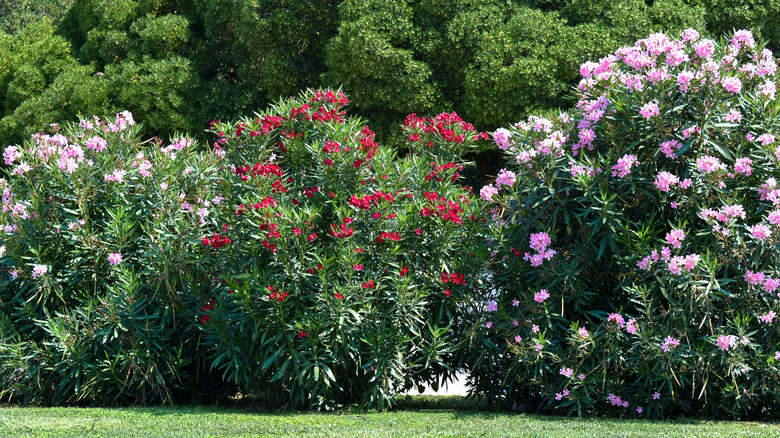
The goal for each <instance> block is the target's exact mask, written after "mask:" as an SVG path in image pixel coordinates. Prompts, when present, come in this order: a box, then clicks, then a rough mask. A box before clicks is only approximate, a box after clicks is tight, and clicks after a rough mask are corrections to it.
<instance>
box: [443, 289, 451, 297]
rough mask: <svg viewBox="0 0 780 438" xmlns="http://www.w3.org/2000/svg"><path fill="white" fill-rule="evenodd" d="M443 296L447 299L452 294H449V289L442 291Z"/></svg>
mask: <svg viewBox="0 0 780 438" xmlns="http://www.w3.org/2000/svg"><path fill="white" fill-rule="evenodd" d="M444 296H445V297H447V298H449V297H451V296H452V293H451V292H450V290H449V289H444Z"/></svg>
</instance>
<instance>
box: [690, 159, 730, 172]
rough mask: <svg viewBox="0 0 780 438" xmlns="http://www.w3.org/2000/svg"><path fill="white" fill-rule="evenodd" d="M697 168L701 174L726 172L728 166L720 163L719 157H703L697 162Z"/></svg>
mask: <svg viewBox="0 0 780 438" xmlns="http://www.w3.org/2000/svg"><path fill="white" fill-rule="evenodd" d="M696 168H697V169H699V172H704V173H712V172H718V171H721V170H726V165H724V164H723V163H721V162H720V160H718V158H717V157H712V156H709V155H702V156H701V157H699V158H698V159H697V160H696Z"/></svg>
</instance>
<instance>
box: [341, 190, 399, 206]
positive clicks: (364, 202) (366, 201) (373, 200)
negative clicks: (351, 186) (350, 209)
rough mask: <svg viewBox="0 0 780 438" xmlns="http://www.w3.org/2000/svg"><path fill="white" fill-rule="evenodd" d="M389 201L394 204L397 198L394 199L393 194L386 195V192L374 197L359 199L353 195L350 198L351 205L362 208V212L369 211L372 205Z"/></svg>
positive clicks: (375, 194)
mask: <svg viewBox="0 0 780 438" xmlns="http://www.w3.org/2000/svg"><path fill="white" fill-rule="evenodd" d="M382 200H384V201H387V202H393V201H395V198H394V197H393V194H392V193H385V192H376V193H374V194H373V195H366V196H363V197H362V198H358V197H357V196H355V195H352V196H351V197H350V198H349V203H350V204H351V205H353V206H355V207H357V208H360V209H362V210H368V209H369V208H371V204H374V205H376V204H378V203H379V201H382Z"/></svg>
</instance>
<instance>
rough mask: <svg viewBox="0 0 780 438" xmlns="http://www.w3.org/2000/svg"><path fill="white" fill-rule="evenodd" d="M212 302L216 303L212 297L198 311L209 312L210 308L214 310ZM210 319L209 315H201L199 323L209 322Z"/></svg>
mask: <svg viewBox="0 0 780 438" xmlns="http://www.w3.org/2000/svg"><path fill="white" fill-rule="evenodd" d="M214 304H216V302H214V300H213V299H212V300H210V301H209V302H208V304H206V305H205V306H203V307H201V308H200V311H201V312H209V311H211V310H214ZM210 319H211V315H203V316H201V317H200V323H201V324H206V323H207V322H209V320H210Z"/></svg>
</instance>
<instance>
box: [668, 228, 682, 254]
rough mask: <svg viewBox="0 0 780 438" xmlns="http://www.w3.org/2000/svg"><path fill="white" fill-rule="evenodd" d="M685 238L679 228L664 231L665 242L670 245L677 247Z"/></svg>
mask: <svg viewBox="0 0 780 438" xmlns="http://www.w3.org/2000/svg"><path fill="white" fill-rule="evenodd" d="M683 240H685V231H683V230H680V229H677V228H675V229H673V230H672V231H670V232H668V233H666V243H668V244H669V245H672V247H674V248H676V249H679V248H680V246H681V245H682V241H683Z"/></svg>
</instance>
